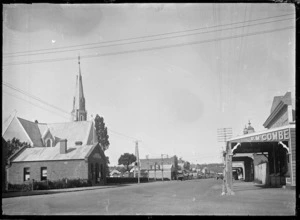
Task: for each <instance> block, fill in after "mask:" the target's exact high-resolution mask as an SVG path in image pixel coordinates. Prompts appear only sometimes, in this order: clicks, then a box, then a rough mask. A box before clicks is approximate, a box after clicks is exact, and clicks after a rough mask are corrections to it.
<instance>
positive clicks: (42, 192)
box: [2, 183, 132, 199]
mask: <svg viewBox="0 0 300 220" xmlns="http://www.w3.org/2000/svg"><path fill="white" fill-rule="evenodd" d="M127 185H132V184H131V183H129V184H127V183H126V184H114V185H113V184H112V185H102V186H88V187H77V188H64V189H49V190H33V191H26V192H2V199H3V198H10V197H20V196H34V195H45V194H54V193H66V192H76V191H86V190H96V189H106V188H116V187H121V186H127Z"/></svg>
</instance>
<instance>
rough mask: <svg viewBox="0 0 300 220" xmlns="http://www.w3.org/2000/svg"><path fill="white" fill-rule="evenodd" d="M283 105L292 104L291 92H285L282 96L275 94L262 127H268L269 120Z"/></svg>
mask: <svg viewBox="0 0 300 220" xmlns="http://www.w3.org/2000/svg"><path fill="white" fill-rule="evenodd" d="M285 105H292V96H291V92H287V93H286V94H285V95H284V96H275V97H274V99H273V104H272V107H271V113H270V115H269V117H268V118H267V120H266V121H265V122H264V124H263V125H264V127H269V125H270V123H271V121H272V120H273V119H274V117H275V116H276V114H278V112H279V110H280V109H281V108H283V106H285Z"/></svg>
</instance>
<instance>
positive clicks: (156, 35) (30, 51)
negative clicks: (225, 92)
mask: <svg viewBox="0 0 300 220" xmlns="http://www.w3.org/2000/svg"><path fill="white" fill-rule="evenodd" d="M290 15H294V14H285V15H278V16H273V17H266V18H259V19H254V20H248V21H245V20H244V21H240V22H235V23H230V24H220V25H214V26H210V27H200V28H195V29H189V30H183V31H175V32H167V33H162V34H153V35H148V36H140V37H133V38H124V39H119V40H111V41H105V42H100V43H89V44H79V45H73V46H66V47H58V48H48V49H39V50H28V51H20V52H15V53H3V55H14V54H19V53H33V52H39V51H49V50H60V49H65V48H74V47H82V46H90V45H99V44H106V43H114V42H119V41H128V40H136V39H143V38H149V37H158V36H164V35H170V34H177V33H183V32H191V31H197V30H202V29H208V28H215V27H222V26H223V27H224V26H229V25H235V24H241V23H247V22H253V21H261V20H268V19H272V18H278V17H285V16H290ZM272 22H274V21H272ZM77 50H78V49H77Z"/></svg>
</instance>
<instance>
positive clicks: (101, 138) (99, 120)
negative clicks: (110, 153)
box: [95, 114, 109, 151]
mask: <svg viewBox="0 0 300 220" xmlns="http://www.w3.org/2000/svg"><path fill="white" fill-rule="evenodd" d="M95 128H96V135H97V139H98V143H99V144H100V146H101V148H102V149H103V151H106V150H107V149H108V147H109V140H108V139H109V135H108V134H107V127H106V126H105V123H104V119H103V117H100V116H99V115H98V114H97V115H96V117H95Z"/></svg>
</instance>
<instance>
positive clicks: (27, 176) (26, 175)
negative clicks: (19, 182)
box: [24, 167, 30, 181]
mask: <svg viewBox="0 0 300 220" xmlns="http://www.w3.org/2000/svg"><path fill="white" fill-rule="evenodd" d="M28 180H30V168H29V167H25V168H24V181H28Z"/></svg>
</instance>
